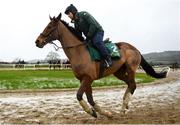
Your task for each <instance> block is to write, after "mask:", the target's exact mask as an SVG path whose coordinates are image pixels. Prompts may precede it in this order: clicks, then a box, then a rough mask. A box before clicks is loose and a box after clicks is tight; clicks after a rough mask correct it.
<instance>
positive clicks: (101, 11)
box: [0, 0, 180, 61]
mask: <svg viewBox="0 0 180 125" xmlns="http://www.w3.org/2000/svg"><path fill="white" fill-rule="evenodd" d="M71 3H73V4H74V5H75V6H76V7H77V8H78V10H79V11H82V10H86V11H88V12H89V13H91V14H92V15H93V16H94V17H95V18H96V19H97V20H98V21H99V23H100V24H101V25H102V26H103V28H104V30H105V36H104V38H106V37H110V39H111V40H112V41H113V42H120V41H125V42H128V43H130V44H132V45H134V46H135V47H136V48H138V49H139V50H140V51H141V53H143V54H144V53H149V52H162V51H168V50H180V0H1V1H0V16H1V18H0V60H3V61H13V60H14V59H15V58H17V57H19V58H21V59H24V60H25V61H27V60H31V59H44V58H45V57H46V55H47V54H48V53H49V52H50V51H55V50H54V48H53V46H52V45H46V46H45V47H44V48H43V49H39V48H37V47H36V46H35V40H36V38H37V37H38V35H39V34H40V33H41V32H42V31H43V29H44V28H45V26H46V25H47V24H48V23H49V14H50V15H51V16H57V15H58V14H59V13H60V12H62V13H63V15H62V19H63V20H65V21H67V22H70V19H69V18H68V17H67V16H66V15H65V14H64V10H65V8H66V7H67V6H68V5H70V4H71ZM56 43H58V42H57V41H56ZM58 53H59V55H60V57H61V58H64V57H65V56H64V54H63V51H62V50H60V51H58Z"/></svg>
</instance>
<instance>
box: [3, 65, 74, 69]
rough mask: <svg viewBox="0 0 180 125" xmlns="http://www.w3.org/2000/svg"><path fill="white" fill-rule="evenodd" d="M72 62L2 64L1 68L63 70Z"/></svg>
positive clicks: (68, 67)
mask: <svg viewBox="0 0 180 125" xmlns="http://www.w3.org/2000/svg"><path fill="white" fill-rule="evenodd" d="M62 69H71V64H0V70H62Z"/></svg>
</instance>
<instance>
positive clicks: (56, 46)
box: [40, 23, 88, 51]
mask: <svg viewBox="0 0 180 125" xmlns="http://www.w3.org/2000/svg"><path fill="white" fill-rule="evenodd" d="M58 25H59V23H58ZM57 27H58V28H59V26H57ZM57 27H55V28H53V29H52V30H51V31H50V32H49V33H48V34H46V35H45V34H43V33H40V35H41V36H42V37H45V40H44V41H47V40H48V39H50V42H46V44H47V43H50V44H53V45H54V46H53V47H54V49H55V50H56V51H58V50H59V49H63V48H66V49H70V48H75V47H79V46H82V45H87V44H88V43H86V42H85V43H83V42H82V43H80V44H77V45H72V46H62V47H60V46H58V45H57V44H56V43H54V42H53V40H51V39H52V32H54V30H56V28H57ZM57 32H58V35H59V37H61V34H60V33H59V29H57Z"/></svg>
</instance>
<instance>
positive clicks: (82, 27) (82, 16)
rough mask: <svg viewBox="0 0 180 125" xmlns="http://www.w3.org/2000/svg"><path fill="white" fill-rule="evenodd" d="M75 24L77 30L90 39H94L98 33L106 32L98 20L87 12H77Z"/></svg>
mask: <svg viewBox="0 0 180 125" xmlns="http://www.w3.org/2000/svg"><path fill="white" fill-rule="evenodd" d="M76 17H77V19H76V20H75V22H74V26H75V29H76V30H77V31H78V32H79V33H81V34H82V33H83V34H84V35H85V36H86V37H87V38H88V39H92V38H93V36H94V34H95V33H96V32H104V30H103V28H102V26H101V25H100V24H99V23H98V22H97V21H96V19H95V18H94V17H93V16H92V15H90V14H89V13H88V12H86V11H82V12H77V13H76Z"/></svg>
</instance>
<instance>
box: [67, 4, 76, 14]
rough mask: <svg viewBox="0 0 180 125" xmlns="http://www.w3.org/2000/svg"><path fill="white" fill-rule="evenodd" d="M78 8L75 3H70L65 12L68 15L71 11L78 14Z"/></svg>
mask: <svg viewBox="0 0 180 125" xmlns="http://www.w3.org/2000/svg"><path fill="white" fill-rule="evenodd" d="M77 11H78V10H77V9H76V7H75V6H74V5H73V4H70V5H69V6H68V7H67V8H66V10H65V14H66V15H68V14H69V12H71V13H73V14H76V12H77Z"/></svg>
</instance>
